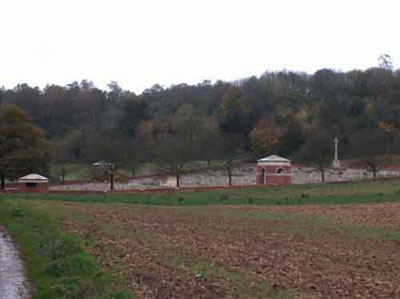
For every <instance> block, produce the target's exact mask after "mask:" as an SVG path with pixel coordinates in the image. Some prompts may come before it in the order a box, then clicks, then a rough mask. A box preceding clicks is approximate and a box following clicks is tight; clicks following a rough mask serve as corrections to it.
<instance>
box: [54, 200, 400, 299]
mask: <svg viewBox="0 0 400 299" xmlns="http://www.w3.org/2000/svg"><path fill="white" fill-rule="evenodd" d="M54 204H55V205H63V207H65V208H66V211H68V213H65V216H64V221H63V223H64V227H65V228H67V229H69V230H73V231H75V232H77V233H79V234H80V235H81V236H83V237H84V238H86V239H89V240H91V242H89V244H91V245H90V246H89V247H88V250H90V251H91V253H92V254H93V255H95V256H96V257H97V258H98V260H99V261H100V263H101V264H102V265H103V267H104V268H113V269H117V270H118V271H119V272H120V273H121V274H122V275H123V276H124V277H125V278H126V279H127V281H128V286H129V288H130V289H131V290H132V291H133V292H135V293H136V294H137V295H138V297H139V298H267V297H274V296H278V295H282V296H283V295H284V294H288V295H289V296H293V297H298V298H310V297H311V298H400V285H399V281H400V255H399V254H398V253H399V249H400V242H399V241H398V240H397V239H396V238H395V237H393V238H389V237H387V236H388V235H387V234H386V233H388V234H389V233H393V232H397V231H400V212H398V211H399V210H400V209H399V208H400V204H378V205H347V206H279V207H252V206H250V207H249V206H246V207H243V206H208V207H143V206H134V205H122V204H121V205H109V204H108V205H87V204H80V203H54ZM71 212H74V215H75V216H74V217H71V216H70V215H72V213H71ZM77 215H78V216H77ZM88 216H89V217H88ZM360 229H363V230H362V231H361V230H360ZM282 292H286V293H284V294H282Z"/></svg>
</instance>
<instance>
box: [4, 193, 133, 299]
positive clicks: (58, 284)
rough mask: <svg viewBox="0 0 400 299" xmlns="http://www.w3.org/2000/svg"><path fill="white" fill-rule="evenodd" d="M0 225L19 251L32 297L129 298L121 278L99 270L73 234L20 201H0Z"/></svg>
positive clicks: (130, 296)
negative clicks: (9, 234) (29, 283)
mask: <svg viewBox="0 0 400 299" xmlns="http://www.w3.org/2000/svg"><path fill="white" fill-rule="evenodd" d="M0 223H1V224H2V225H4V226H5V227H6V229H7V230H8V231H9V232H10V233H11V234H12V236H13V239H14V241H15V242H16V243H17V244H18V246H19V248H20V250H21V252H22V255H23V258H24V260H25V263H26V266H27V271H28V274H29V277H30V279H31V280H32V282H33V286H34V289H33V298H40V299H47V298H115V299H128V298H132V295H131V294H130V293H129V292H128V291H127V290H124V289H123V281H122V280H121V278H120V277H119V276H118V275H116V274H115V273H109V272H104V271H102V270H101V269H100V267H99V266H98V265H97V263H96V261H95V259H94V258H93V257H92V256H90V255H89V254H88V253H87V252H85V251H84V249H83V246H82V244H81V242H80V240H79V239H78V238H77V237H76V236H75V235H73V234H71V233H66V232H63V231H61V230H60V229H58V228H57V225H56V223H55V221H54V220H52V218H50V217H49V216H47V215H44V214H41V213H38V212H36V211H32V210H29V209H28V208H27V207H26V206H25V204H24V202H23V201H17V202H15V201H14V202H12V201H9V200H4V199H0Z"/></svg>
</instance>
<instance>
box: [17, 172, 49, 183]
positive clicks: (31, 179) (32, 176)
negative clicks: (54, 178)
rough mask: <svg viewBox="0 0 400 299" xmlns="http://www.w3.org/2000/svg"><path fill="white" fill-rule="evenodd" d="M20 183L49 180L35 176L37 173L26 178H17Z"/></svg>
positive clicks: (38, 175)
mask: <svg viewBox="0 0 400 299" xmlns="http://www.w3.org/2000/svg"><path fill="white" fill-rule="evenodd" d="M19 180H20V181H48V180H49V179H48V178H46V177H44V176H42V175H40V174H37V173H31V174H28V175H26V176H23V177H22V178H19Z"/></svg>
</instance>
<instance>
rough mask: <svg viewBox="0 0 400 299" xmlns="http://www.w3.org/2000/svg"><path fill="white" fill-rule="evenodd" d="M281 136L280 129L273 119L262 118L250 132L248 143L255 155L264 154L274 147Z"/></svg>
mask: <svg viewBox="0 0 400 299" xmlns="http://www.w3.org/2000/svg"><path fill="white" fill-rule="evenodd" d="M281 137H282V132H281V129H280V128H279V127H278V126H277V125H276V124H275V122H274V121H272V120H269V119H262V120H260V121H259V122H258V123H257V126H256V127H255V128H254V129H253V130H252V131H251V133H250V144H251V147H252V149H253V151H254V152H255V153H256V154H257V155H266V154H269V153H271V152H272V151H273V150H274V149H275V147H276V146H277V145H278V143H279V141H280V139H281Z"/></svg>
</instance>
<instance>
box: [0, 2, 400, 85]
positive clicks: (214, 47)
mask: <svg viewBox="0 0 400 299" xmlns="http://www.w3.org/2000/svg"><path fill="white" fill-rule="evenodd" d="M399 6H400V2H399V1H398V0H397V1H387V0H379V1H378V0H376V1H369V0H364V1H361V0H360V1H358V0H339V1H338V0H335V1H328V0H302V1H299V0H292V1H289V0H272V1H268V0H264V1H262V0H260V1H257V0H243V1H239V0H238V1H235V0H201V1H200V0H198V1H194V0H141V1H135V0H110V1H102V0H93V1H92V0H36V1H32V0H1V1H0V11H1V17H0V33H1V47H0V86H1V85H4V86H5V87H7V88H9V87H14V86H15V85H16V84H18V83H23V82H24V83H28V84H30V85H35V86H40V87H44V86H45V85H46V84H47V83H54V84H60V85H65V84H68V83H71V82H72V81H75V80H76V81H80V80H82V79H88V80H92V81H94V83H95V84H96V85H97V86H98V87H100V88H105V87H106V86H107V83H108V82H110V81H112V80H113V81H117V82H118V83H119V84H120V85H121V86H122V87H123V88H125V89H130V90H132V91H135V92H137V93H140V92H142V90H143V89H145V88H148V87H150V86H152V85H153V84H155V83H159V84H161V85H163V86H165V87H166V86H169V85H171V84H178V83H189V84H192V83H198V82H202V81H203V80H206V79H210V80H212V81H215V80H217V79H222V80H234V79H238V78H244V77H248V76H251V75H257V76H259V75H260V74H262V73H263V72H264V71H265V70H281V69H287V70H296V71H305V72H308V73H313V72H315V71H316V70H317V69H320V68H324V67H329V68H334V69H336V70H343V71H346V70H350V69H354V68H358V69H365V68H368V67H371V66H376V65H377V64H378V62H377V58H378V56H379V55H380V54H383V53H387V54H389V55H391V56H392V58H393V60H394V62H395V67H398V66H399V64H400V41H399V38H398V34H399V33H398V30H399V29H400V26H399V20H400V19H399V8H400V7H399Z"/></svg>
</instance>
